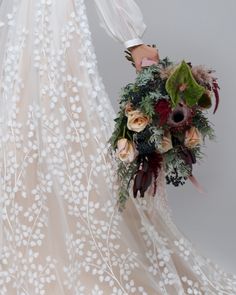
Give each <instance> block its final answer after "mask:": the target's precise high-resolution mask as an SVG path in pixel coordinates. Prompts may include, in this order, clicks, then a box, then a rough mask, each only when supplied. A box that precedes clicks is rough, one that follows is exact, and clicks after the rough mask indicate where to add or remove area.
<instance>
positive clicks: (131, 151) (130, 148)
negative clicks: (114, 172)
mask: <svg viewBox="0 0 236 295" xmlns="http://www.w3.org/2000/svg"><path fill="white" fill-rule="evenodd" d="M136 156H137V151H136V149H135V147H134V145H133V143H132V142H131V141H129V140H128V139H126V138H121V139H119V140H118V142H117V157H118V158H119V159H120V160H121V161H122V162H126V163H131V162H133V161H134V160H135V158H136Z"/></svg>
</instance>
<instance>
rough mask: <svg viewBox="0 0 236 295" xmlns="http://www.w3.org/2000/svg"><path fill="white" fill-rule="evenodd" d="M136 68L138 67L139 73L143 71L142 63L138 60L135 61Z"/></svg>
mask: <svg viewBox="0 0 236 295" xmlns="http://www.w3.org/2000/svg"><path fill="white" fill-rule="evenodd" d="M135 67H136V70H137V71H138V72H140V71H141V70H142V61H141V60H136V61H135Z"/></svg>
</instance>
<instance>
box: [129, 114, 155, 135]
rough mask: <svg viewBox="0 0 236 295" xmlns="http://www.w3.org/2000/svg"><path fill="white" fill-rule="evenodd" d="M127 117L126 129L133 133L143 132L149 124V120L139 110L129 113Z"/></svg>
mask: <svg viewBox="0 0 236 295" xmlns="http://www.w3.org/2000/svg"><path fill="white" fill-rule="evenodd" d="M127 117H128V124H127V127H128V129H129V130H132V131H135V132H141V131H143V130H144V129H145V128H146V126H147V125H148V124H149V122H150V119H149V118H148V117H147V116H145V115H144V114H143V113H142V112H140V111H139V110H135V111H130V112H129V113H128V114H127Z"/></svg>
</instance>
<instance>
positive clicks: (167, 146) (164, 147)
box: [161, 132, 173, 153]
mask: <svg viewBox="0 0 236 295" xmlns="http://www.w3.org/2000/svg"><path fill="white" fill-rule="evenodd" d="M172 148H173V145H172V140H171V134H170V132H166V133H165V134H164V136H163V139H162V144H161V152H162V153H166V152H168V151H169V150H171V149H172Z"/></svg>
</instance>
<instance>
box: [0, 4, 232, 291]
mask: <svg viewBox="0 0 236 295" xmlns="http://www.w3.org/2000/svg"><path fill="white" fill-rule="evenodd" d="M0 13H1V23H0V34H1V35H0V41H1V42H0V44H1V46H0V173H1V178H0V180H1V182H0V214H1V215H0V295H36V294H40V295H127V294H128V295H130V294H135V295H161V294H162V295H164V294H165V295H184V294H194V295H200V294H205V295H213V294H217V295H233V294H236V276H233V275H230V274H227V273H225V272H223V271H222V270H221V269H220V268H218V267H217V266H216V265H215V264H213V263H212V262H210V260H209V259H206V258H205V257H202V256H201V255H199V253H197V251H196V250H195V248H194V246H193V245H192V244H191V242H190V241H189V240H188V239H186V237H185V236H184V235H183V234H182V233H181V232H180V231H179V230H178V229H177V228H176V226H175V225H174V223H173V221H172V218H171V213H170V210H169V209H168V205H167V201H166V192H165V185H164V183H165V181H164V175H163V173H162V174H161V175H160V177H159V185H158V187H159V190H158V193H157V196H156V197H155V198H153V197H152V196H151V193H150V194H149V195H148V196H147V198H146V199H145V200H140V199H137V200H134V199H133V198H130V200H129V202H128V203H127V209H126V211H125V212H124V213H119V212H118V210H117V207H116V199H117V187H118V182H117V179H116V172H115V161H114V159H113V158H112V156H111V155H109V153H108V151H107V149H108V146H107V140H108V138H109V137H110V135H111V132H112V129H113V119H114V116H115V113H114V110H113V109H112V106H111V103H110V101H109V99H108V97H107V95H106V92H105V90H104V86H103V83H102V81H101V78H100V76H99V74H98V71H97V65H96V56H95V54H94V50H93V46H92V43H91V34H90V30H89V27H88V22H87V17H86V11H85V6H84V2H83V1H82V0H67V1H64V0H63V1H58V0H37V1H34V0H32V1H30V0H22V1H12V0H7V1H3V2H2V4H1V10H0Z"/></svg>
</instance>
